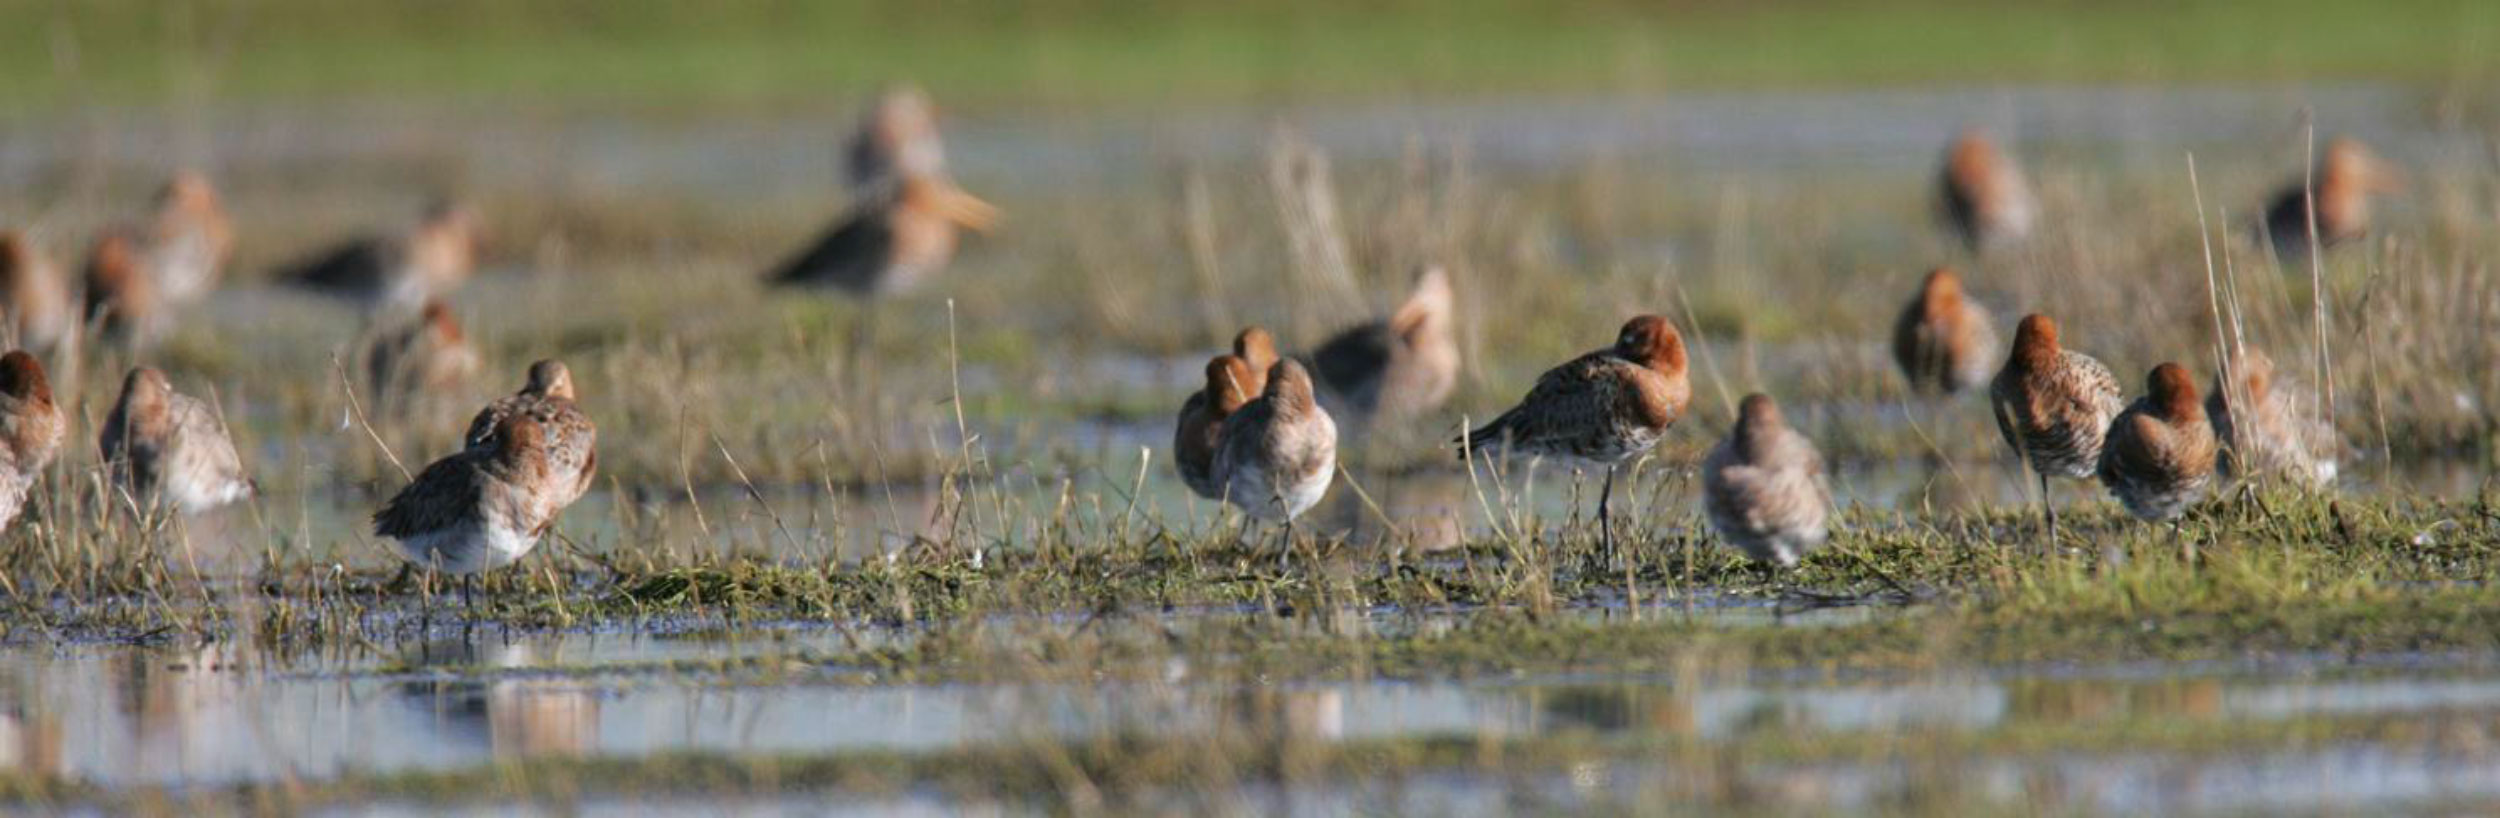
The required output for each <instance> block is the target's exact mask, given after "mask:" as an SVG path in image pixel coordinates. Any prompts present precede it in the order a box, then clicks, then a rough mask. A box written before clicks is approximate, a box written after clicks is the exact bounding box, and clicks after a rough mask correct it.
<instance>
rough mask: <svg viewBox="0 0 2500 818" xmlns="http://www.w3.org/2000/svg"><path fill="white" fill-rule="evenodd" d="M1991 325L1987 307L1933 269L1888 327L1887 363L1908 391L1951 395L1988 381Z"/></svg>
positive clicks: (1955, 278)
mask: <svg viewBox="0 0 2500 818" xmlns="http://www.w3.org/2000/svg"><path fill="white" fill-rule="evenodd" d="M1996 349H1997V331H1996V322H1995V320H1994V319H1993V318H1990V317H1989V315H1988V311H1987V309H1986V308H1983V307H1981V306H1979V304H1978V303H1976V302H1973V301H1971V300H1970V299H1969V298H1968V297H1965V296H1964V295H1963V294H1962V278H1961V276H1960V275H1958V274H1956V273H1955V272H1954V270H1953V268H1951V267H1938V268H1936V269H1935V270H1934V271H1932V272H1929V273H1928V274H1927V280H1926V281H1925V282H1924V283H1922V284H1920V285H1919V290H1918V295H1917V296H1916V297H1913V298H1911V299H1910V304H1909V306H1908V307H1905V308H1903V309H1902V310H1901V319H1900V320H1899V321H1897V322H1895V323H1894V324H1893V329H1892V359H1893V360H1894V361H1895V362H1898V363H1899V364H1901V376H1902V377H1904V378H1907V379H1909V382H1910V390H1911V391H1913V392H1918V393H1922V394H1937V395H1956V394H1960V393H1961V391H1962V390H1964V389H1968V388H1970V387H1973V386H1978V385H1980V384H1984V383H1987V382H1988V378H1989V376H1991V375H1993V374H1995V372H1996V366H1995V364H1994V363H1993V362H1992V361H1991V360H1990V358H1991V356H1992V355H1994V354H1995V352H1996Z"/></svg>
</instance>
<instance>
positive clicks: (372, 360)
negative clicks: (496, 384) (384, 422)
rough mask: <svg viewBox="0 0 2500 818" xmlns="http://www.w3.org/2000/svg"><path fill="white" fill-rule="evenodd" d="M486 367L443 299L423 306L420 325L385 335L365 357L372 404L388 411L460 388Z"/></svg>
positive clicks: (404, 326) (412, 324)
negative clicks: (422, 397)
mask: <svg viewBox="0 0 2500 818" xmlns="http://www.w3.org/2000/svg"><path fill="white" fill-rule="evenodd" d="M484 365H485V364H484V361H483V360H482V359H481V358H480V357H479V356H478V352H477V347H476V346H475V345H473V344H470V343H469V339H468V337H467V336H466V335H465V334H463V333H462V332H461V331H460V322H459V320H458V319H455V318H453V317H452V314H451V308H450V307H448V306H445V305H444V304H443V302H442V300H441V299H435V300H432V301H427V302H425V309H424V311H423V312H421V313H419V314H418V316H417V319H416V320H414V321H407V322H402V323H401V324H400V325H398V326H395V327H391V328H388V329H386V330H384V331H383V332H382V333H381V334H380V335H379V336H377V337H375V338H374V339H373V346H372V348H371V349H370V350H368V351H367V352H366V353H365V372H366V374H367V376H368V378H369V380H370V382H371V386H372V389H373V401H374V404H375V405H377V406H380V407H383V408H385V409H389V408H392V407H396V406H400V405H403V404H405V403H407V402H408V399H410V398H414V397H417V396H421V395H426V394H433V393H440V392H444V391H448V390H451V389H454V388H457V387H458V386H459V385H460V384H463V383H466V382H468V381H469V379H471V378H474V377H476V376H477V372H478V370H479V369H480V368H482V367H484Z"/></svg>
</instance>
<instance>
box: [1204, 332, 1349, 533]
mask: <svg viewBox="0 0 2500 818" xmlns="http://www.w3.org/2000/svg"><path fill="white" fill-rule="evenodd" d="M1336 470H1337V423H1336V421H1334V420H1332V419H1330V418H1329V417H1328V410H1326V409H1322V408H1320V406H1319V397H1318V395H1317V394H1316V393H1315V392H1314V391H1313V387H1312V385H1311V373H1310V372H1309V371H1308V370H1305V369H1303V368H1302V364H1301V363H1299V362H1296V361H1293V360H1291V359H1287V360H1282V361H1278V362H1276V365H1275V366H1274V367H1272V368H1270V369H1269V370H1268V373H1267V384H1266V388H1265V389H1264V390H1263V391H1262V392H1261V393H1260V394H1259V397H1258V399H1257V400H1253V401H1251V402H1249V403H1248V404H1246V405H1244V406H1242V407H1241V411H1238V412H1234V413H1233V414H1232V416H1231V417H1230V418H1228V419H1226V420H1225V421H1224V429H1223V433H1222V435H1221V436H1220V437H1219V439H1218V440H1217V441H1216V448H1215V474H1216V476H1217V479H1218V480H1220V481H1222V485H1220V486H1218V487H1217V491H1218V493H1219V494H1220V495H1221V496H1222V497H1223V498H1224V500H1225V502H1229V503H1232V504H1233V505H1234V506H1237V507H1239V508H1240V509H1241V510H1242V513H1244V514H1248V515H1250V517H1251V518H1252V519H1259V520H1276V521H1280V522H1283V523H1284V524H1285V546H1286V547H1287V548H1288V549H1290V548H1291V547H1292V546H1293V519H1294V518H1295V517H1298V516H1301V515H1302V512H1305V511H1309V510H1310V509H1311V507H1312V506H1314V505H1317V504H1319V501H1320V498H1321V497H1323V496H1325V495H1327V494H1328V484H1329V482H1330V481H1331V480H1333V479H1335V477H1336Z"/></svg>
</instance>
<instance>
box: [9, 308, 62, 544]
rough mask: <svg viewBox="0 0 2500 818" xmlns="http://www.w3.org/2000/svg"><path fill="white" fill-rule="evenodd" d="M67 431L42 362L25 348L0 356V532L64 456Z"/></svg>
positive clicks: (13, 519)
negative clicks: (38, 480) (37, 481)
mask: <svg viewBox="0 0 2500 818" xmlns="http://www.w3.org/2000/svg"><path fill="white" fill-rule="evenodd" d="M68 432H69V422H68V421H67V420H66V419H64V418H63V417H62V416H61V409H60V407H59V406H57V405H55V404H54V403H53V402H52V381H51V380H50V379H49V378H47V377H45V376H44V372H43V364H42V363H40V362H38V361H36V360H35V356H33V355H29V354H27V353H26V351H25V350H16V351H12V352H10V353H9V354H7V355H5V356H0V531H5V530H7V529H8V526H9V523H11V522H14V521H15V520H16V519H17V515H18V512H19V511H21V510H24V509H25V507H26V497H27V495H28V494H29V493H30V492H31V491H32V490H33V489H34V486H35V478H37V477H41V476H42V475H43V469H44V467H45V466H48V465H51V463H52V458H53V457H54V456H55V455H58V454H60V451H61V438H62V437H63V436H65V435H67V434H68Z"/></svg>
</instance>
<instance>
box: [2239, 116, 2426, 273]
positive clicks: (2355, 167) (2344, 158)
mask: <svg viewBox="0 0 2500 818" xmlns="http://www.w3.org/2000/svg"><path fill="white" fill-rule="evenodd" d="M2309 181H2310V180H2306V179H2294V180H2292V181H2291V183H2290V184H2287V185H2285V186H2284V187H2283V189H2282V190H2281V191H2279V192H2277V193H2275V194H2274V198H2273V199H2272V200H2271V201H2269V202H2268V203H2267V204H2266V221H2265V225H2264V229H2265V232H2266V235H2265V238H2267V239H2268V240H2270V241H2272V242H2273V245H2274V251H2275V253H2276V254H2277V255H2281V256H2284V257H2289V258H2300V257H2306V256H2307V255H2308V253H2309V200H2310V198H2311V197H2310V191H2309V190H2308V189H2307V188H2304V187H2303V186H2302V185H2304V184H2306V183H2308V182H2309ZM2315 183H2316V185H2317V190H2316V199H2317V203H2318V208H2317V211H2318V246H2319V248H2320V249H2325V248H2330V247H2334V246H2336V245H2338V244H2343V243H2345V242H2349V241H2352V240H2354V239H2358V238H2361V237H2362V236H2364V235H2368V234H2369V232H2370V197H2371V196H2372V195H2374V194H2382V193H2396V192H2399V191H2402V190H2404V177H2403V175H2402V174H2400V173H2398V172H2397V171H2396V170H2395V169H2394V168H2392V167H2390V166H2388V165H2387V163H2385V162H2382V161H2380V160H2379V158H2378V157H2377V156H2375V155H2373V154H2371V153H2370V149H2369V148H2365V147H2362V145H2361V143H2360V141H2358V140H2354V139H2351V138H2340V139H2336V140H2335V141H2332V142H2329V143H2327V146H2326V158H2324V159H2321V160H2319V162H2318V167H2317V173H2316V179H2315Z"/></svg>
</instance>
